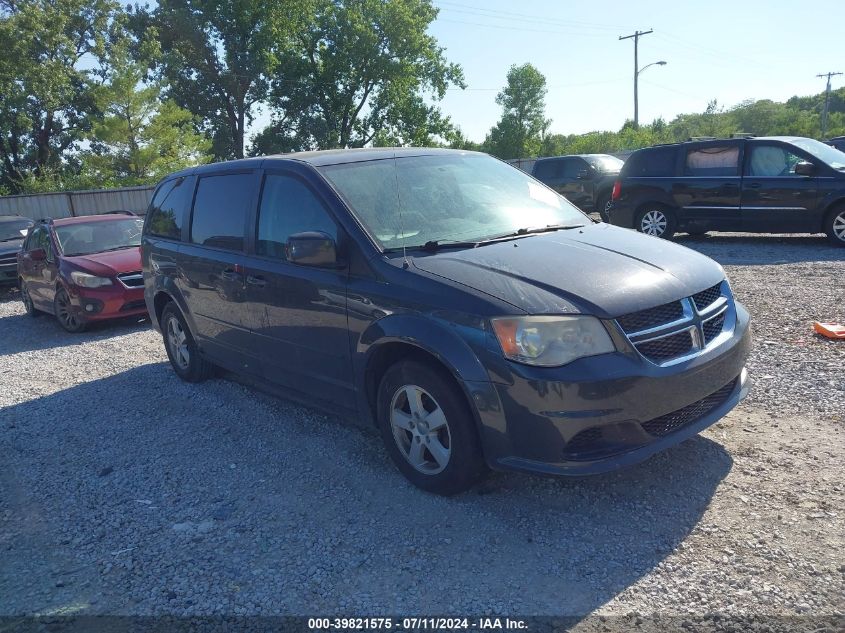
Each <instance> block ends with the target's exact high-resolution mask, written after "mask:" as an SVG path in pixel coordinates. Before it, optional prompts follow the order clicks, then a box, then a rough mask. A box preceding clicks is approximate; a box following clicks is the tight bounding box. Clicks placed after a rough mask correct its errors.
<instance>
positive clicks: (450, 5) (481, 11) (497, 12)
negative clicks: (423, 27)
mask: <svg viewBox="0 0 845 633" xmlns="http://www.w3.org/2000/svg"><path fill="white" fill-rule="evenodd" d="M438 5H445V6H441V7H440V8H441V9H445V10H453V11H460V12H462V13H469V12H470V11H475V12H476V13H475V15H478V16H483V17H494V18H500V19H509V20H513V19H517V18H518V19H520V20H521V21H533V22H539V23H541V24H553V25H560V26H575V27H579V28H591V29H597V30H603V31H613V30H616V29H618V28H620V27H618V26H616V25H612V24H606V23H597V22H582V21H579V20H561V19H559V18H552V17H549V16H548V15H537V14H536V13H534V14H532V13H521V12H516V11H503V10H501V9H488V8H486V7H479V6H474V5H470V4H462V3H459V2H450V1H449V0H438Z"/></svg>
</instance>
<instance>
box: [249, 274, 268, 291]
mask: <svg viewBox="0 0 845 633" xmlns="http://www.w3.org/2000/svg"><path fill="white" fill-rule="evenodd" d="M246 282H247V283H248V284H249V285H250V286H257V287H258V288H263V287H264V286H266V285H267V280H266V279H264V277H262V276H261V275H248V276H247V278H246Z"/></svg>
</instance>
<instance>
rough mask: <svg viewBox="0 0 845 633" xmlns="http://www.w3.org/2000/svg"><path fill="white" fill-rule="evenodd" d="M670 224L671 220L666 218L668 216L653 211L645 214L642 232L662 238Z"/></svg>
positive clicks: (641, 223) (641, 226) (641, 222)
mask: <svg viewBox="0 0 845 633" xmlns="http://www.w3.org/2000/svg"><path fill="white" fill-rule="evenodd" d="M668 224H669V220H668V219H667V218H666V214H665V213H663V211H659V210H658V209H653V210H651V211H646V212H645V214H643V218H642V220H640V231H641V232H643V233H645V234H646V235H654V236H655V237H660V236H661V235H663V234H664V233H665V232H666V226H667V225H668Z"/></svg>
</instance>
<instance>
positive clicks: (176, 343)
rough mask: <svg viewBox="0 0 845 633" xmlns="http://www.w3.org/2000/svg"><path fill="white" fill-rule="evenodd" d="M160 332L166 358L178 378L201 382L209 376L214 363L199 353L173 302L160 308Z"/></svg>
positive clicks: (183, 318)
mask: <svg viewBox="0 0 845 633" xmlns="http://www.w3.org/2000/svg"><path fill="white" fill-rule="evenodd" d="M161 333H162V336H163V337H164V349H165V350H166V351H167V358H169V359H170V365H171V367H173V371H175V372H176V375H177V376H179V378H181V379H182V380H184V381H185V382H202V381H203V380H207V379H208V378H210V377H211V374H212V373H213V371H214V365H212V364H211V363H209V362H208V361H207V360H205V359H204V358H203V357H202V356H201V355H200V352H199V347H198V346H197V343H196V341H195V340H194V337H193V335H192V334H191V331H190V330H189V329H188V324H187V323H185V317H183V316H182V313H181V312H180V311H179V308H177V307H176V305H175V304H174V303H173V302H171V303H168V304H167V305H166V306H164V310H162V313H161Z"/></svg>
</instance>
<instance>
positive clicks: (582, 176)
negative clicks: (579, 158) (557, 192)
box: [576, 169, 593, 180]
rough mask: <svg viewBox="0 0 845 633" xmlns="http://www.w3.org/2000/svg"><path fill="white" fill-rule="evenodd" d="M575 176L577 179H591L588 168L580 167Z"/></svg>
mask: <svg viewBox="0 0 845 633" xmlns="http://www.w3.org/2000/svg"><path fill="white" fill-rule="evenodd" d="M576 178H578V180H592V178H593V174H592V173H590V170H589V169H582V170H581V171H579V172H578V175H577V176H576Z"/></svg>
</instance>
